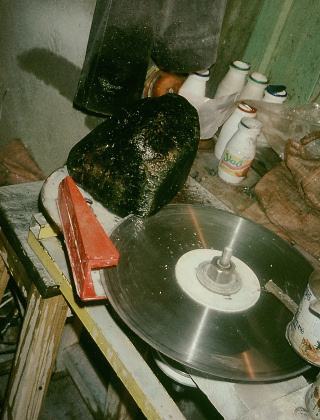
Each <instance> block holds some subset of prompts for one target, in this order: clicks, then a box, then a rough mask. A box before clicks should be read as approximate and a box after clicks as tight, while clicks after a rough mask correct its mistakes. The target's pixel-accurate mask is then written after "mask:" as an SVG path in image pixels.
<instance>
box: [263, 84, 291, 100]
mask: <svg viewBox="0 0 320 420" xmlns="http://www.w3.org/2000/svg"><path fill="white" fill-rule="evenodd" d="M286 99H287V91H286V87H285V86H283V85H269V86H267V87H266V90H265V91H264V97H263V98H262V100H263V101H264V102H271V103H274V104H282V103H283V102H284V101H285V100H286Z"/></svg>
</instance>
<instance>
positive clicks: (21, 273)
mask: <svg viewBox="0 0 320 420" xmlns="http://www.w3.org/2000/svg"><path fill="white" fill-rule="evenodd" d="M0 254H1V256H2V258H3V260H4V262H5V264H6V266H7V268H8V270H9V272H10V273H11V275H12V276H13V278H14V279H15V282H16V283H17V285H18V287H19V289H20V291H21V293H22V295H23V296H24V297H25V298H27V295H28V290H29V289H30V286H31V280H30V278H29V276H28V274H27V272H26V270H25V268H24V266H23V265H22V263H21V261H20V260H19V258H18V256H17V254H16V253H15V251H14V250H13V248H12V246H11V244H10V243H9V241H8V240H7V238H6V237H5V235H4V233H3V231H2V230H1V228H0Z"/></svg>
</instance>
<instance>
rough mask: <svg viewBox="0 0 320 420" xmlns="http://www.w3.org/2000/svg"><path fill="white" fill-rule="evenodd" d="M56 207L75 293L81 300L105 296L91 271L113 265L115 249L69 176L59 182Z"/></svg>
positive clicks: (115, 256) (116, 259) (116, 256)
mask: <svg viewBox="0 0 320 420" xmlns="http://www.w3.org/2000/svg"><path fill="white" fill-rule="evenodd" d="M57 206H58V209H59V212H60V218H61V223H62V229H63V234H64V239H65V244H66V247H67V251H68V256H69V260H70V264H71V269H72V274H73V278H74V282H75V287H76V291H77V294H78V295H79V297H80V298H81V299H82V300H84V301H89V300H91V301H92V300H99V299H106V298H107V296H106V295H105V293H104V291H103V288H102V286H101V284H100V285H98V284H96V280H94V279H93V277H92V270H94V271H96V270H95V269H99V268H100V269H101V268H103V267H108V266H112V265H116V264H117V263H118V259H119V253H118V251H117V250H116V248H115V246H114V245H113V243H112V242H111V240H110V238H109V237H108V235H107V234H106V232H105V231H104V230H103V228H102V226H101V224H100V223H99V221H98V219H97V218H96V216H95V215H94V213H93V212H92V210H91V208H90V207H89V205H88V203H87V202H86V200H85V199H84V197H83V196H82V194H81V192H80V191H79V189H78V187H77V185H76V184H75V182H74V181H73V179H72V178H71V177H70V176H67V177H66V178H64V179H63V180H62V181H61V183H60V185H59V193H58V201H57ZM94 278H99V276H98V277H96V276H94ZM99 289H100V291H99Z"/></svg>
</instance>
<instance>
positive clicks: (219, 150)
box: [214, 102, 257, 160]
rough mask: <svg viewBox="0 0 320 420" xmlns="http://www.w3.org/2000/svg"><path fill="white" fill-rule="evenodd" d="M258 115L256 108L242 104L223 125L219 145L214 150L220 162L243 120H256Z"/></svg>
mask: <svg viewBox="0 0 320 420" xmlns="http://www.w3.org/2000/svg"><path fill="white" fill-rule="evenodd" d="M256 114H257V110H256V108H253V107H251V106H249V105H248V104H246V103H245V102H241V103H240V104H239V105H238V107H237V108H236V109H235V110H234V112H233V113H232V114H231V115H230V117H229V118H228V119H227V121H226V122H225V123H224V124H223V126H222V128H221V131H220V134H219V137H218V140H217V143H216V145H215V148H214V154H215V156H216V157H217V158H218V159H219V160H220V159H221V157H222V154H223V152H224V149H225V147H226V145H227V143H228V141H229V140H230V139H231V137H232V136H233V135H234V133H235V132H236V131H237V130H238V126H239V122H240V121H241V118H244V117H249V118H254V117H255V116H256Z"/></svg>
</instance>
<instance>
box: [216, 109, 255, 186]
mask: <svg viewBox="0 0 320 420" xmlns="http://www.w3.org/2000/svg"><path fill="white" fill-rule="evenodd" d="M261 127H262V124H261V122H260V121H258V120H257V119H256V118H248V117H245V118H242V119H241V121H240V123H239V126H238V130H237V131H236V133H235V134H234V135H233V136H232V137H231V139H230V140H229V142H228V144H227V146H226V148H225V150H224V153H223V156H222V158H221V159H220V162H219V166H218V175H219V177H220V178H221V179H223V180H224V181H226V182H228V183H230V184H240V183H241V182H242V181H243V180H244V178H245V177H246V175H247V172H248V170H249V168H250V166H251V163H252V161H253V159H254V156H255V154H256V147H257V136H258V134H259V133H260V131H261Z"/></svg>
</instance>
